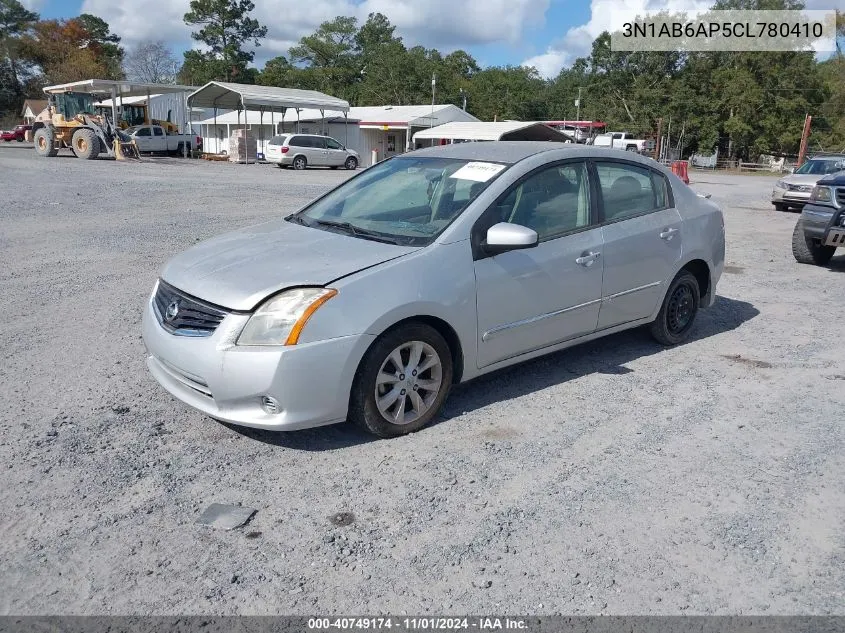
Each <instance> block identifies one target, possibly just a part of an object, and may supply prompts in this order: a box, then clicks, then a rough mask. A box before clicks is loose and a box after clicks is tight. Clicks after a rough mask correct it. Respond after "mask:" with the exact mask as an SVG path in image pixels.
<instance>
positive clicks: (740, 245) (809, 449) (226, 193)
mask: <svg viewBox="0 0 845 633" xmlns="http://www.w3.org/2000/svg"><path fill="white" fill-rule="evenodd" d="M347 176H348V173H344V172H343V171H338V172H333V171H309V172H306V173H297V172H291V171H280V170H278V169H275V168H273V167H270V166H239V165H230V164H220V163H206V162H202V161H193V162H186V161H181V160H178V159H160V160H152V159H145V161H144V162H143V163H141V164H127V163H115V162H111V161H95V162H83V161H80V160H76V159H72V158H70V157H66V158H57V159H54V160H44V159H38V158H37V157H36V156H35V155H34V153H33V152H32V150H31V149H28V148H27V147H26V146H22V145H19V144H13V145H11V146H6V147H3V146H0V187H2V192H3V194H2V195H3V203H2V205H0V309H2V315H3V316H2V320H1V321H0V346H2V349H3V363H2V364H0V473H2V474H0V504H2V507H3V512H2V513H0V533H2V535H3V538H2V539H0V561H3V562H2V568H3V572H2V574H1V575H0V614H10V613H12V614H47V613H67V614H70V613H73V614H110V613H113V614H163V615H164V614H302V615H307V614H313V613H393V614H401V613H416V614H422V613H446V612H449V613H486V612H500V613H501V612H506V613H535V614H550V613H564V614H597V613H611V614H679V613H683V614H705V613H707V614H711V613H712V614H738V613H741V614H827V613H838V614H843V613H845V607H843V605H845V532H843V529H842V526H843V522H845V451H843V448H845V430H843V425H842V411H843V405H845V398H843V391H844V390H845V355H843V343H842V339H841V337H838V329H839V328H838V327H837V328H832V327H831V326H832V325H833V323H834V319H835V318H839V317H841V315H842V314H843V313H845V312H844V311H845V293H843V292H842V289H843V279H845V277H843V273H845V256H843V255H839V256H838V257H837V258H835V259H834V261H833V263H832V264H831V265H830V266H829V267H826V268H815V267H811V266H800V265H798V264H796V263H795V261H794V260H793V258H792V254H791V252H790V235H791V232H792V227H793V225H794V223H795V220H796V215H794V214H788V213H777V212H775V211H773V210H772V208H771V205H769V204H768V201H767V200H768V198H767V196H768V194H769V192H770V191H771V184H772V181H773V178H771V177H764V176H726V175H716V174H695V175H694V176H693V178H694V181H695V180H697V181H698V182H697V183H694V186H696V187H697V188H698V189H700V190H703V191H709V192H712V194H713V196H714V199H716V200H717V201H719V202H720V203H722V204H723V205H724V208H725V215H726V222H727V231H728V238H729V239H728V257H727V263H728V265H729V267H728V268H727V270H726V274H725V275H724V276H723V277H722V281H721V283H720V284H719V287H718V294H719V297H718V300H717V302H716V305H715V306H714V307H713V308H712V309H710V310H708V311H706V312H703V313H701V315H700V317H699V321H698V323H697V326H696V329H695V334H694V337H693V340H692V341H691V342H689V343H688V344H685V345H682V346H680V347H677V348H673V349H662V348H660V347H658V346H656V345H655V344H654V343H652V342H651V340H650V338H649V337H648V335H647V333H646V332H643V331H632V332H628V333H623V334H620V335H616V336H612V337H609V338H607V339H604V340H601V341H597V342H594V343H590V344H586V345H583V346H581V347H578V348H576V349H573V350H569V351H566V352H563V353H558V354H555V355H552V356H549V357H546V358H543V359H540V360H537V361H533V362H529V363H526V364H524V365H521V366H518V367H515V368H512V369H508V370H505V371H502V372H499V373H497V374H495V375H492V376H489V377H485V378H482V379H479V380H477V381H475V382H472V383H470V384H467V385H462V386H460V387H458V388H456V389H455V390H454V392H453V395H452V397H451V398H450V400H449V401H448V403H447V406H446V409H445V412H444V415H443V418H442V420H441V421H440V422H439V423H437V424H435V425H434V426H432V427H430V428H427V429H424V430H423V431H421V432H419V433H417V434H415V435H413V436H410V437H405V438H401V439H396V440H389V441H376V440H373V439H371V438H370V437H368V436H365V435H363V434H361V433H359V432H358V431H356V430H355V429H353V428H350V427H349V426H348V425H338V426H334V427H326V428H322V429H318V430H313V431H304V432H297V433H289V434H268V433H261V432H257V431H249V430H242V429H237V428H230V427H227V426H224V425H221V424H219V423H217V422H214V421H213V420H210V419H208V418H206V417H204V416H203V415H201V414H199V413H195V412H193V411H191V410H189V409H188V408H186V407H185V406H183V405H182V404H180V403H179V402H178V401H176V400H174V399H173V398H171V397H170V396H168V395H167V394H166V393H165V392H164V390H163V389H161V388H159V387H158V386H157V385H156V384H155V382H154V381H153V379H152V378H151V377H150V376H149V375H148V373H147V371H146V367H145V365H144V351H143V346H142V343H141V339H140V318H141V317H140V314H141V306H142V304H143V303H144V301H145V299H146V297H147V295H148V293H149V291H150V289H151V287H152V285H153V282H154V280H155V278H156V274H157V271H158V270H159V268H160V266H161V265H162V263H163V262H164V261H165V260H166V259H167V258H168V257H170V256H171V255H172V254H174V253H176V252H178V251H181V250H183V249H184V248H186V247H188V246H190V245H191V244H193V243H194V242H196V241H198V240H201V239H204V238H207V237H211V236H213V235H216V234H219V233H221V232H224V231H227V230H229V229H234V228H237V227H241V226H244V225H248V224H252V223H256V222H259V221H262V220H266V219H270V218H274V217H277V216H279V215H281V214H283V213H286V212H289V211H291V210H293V209H295V208H296V207H297V206H299V205H300V204H302V203H303V202H305V201H306V200H308V199H309V198H312V197H314V196H315V195H317V194H319V193H321V192H323V191H325V190H326V189H327V188H328V187H330V186H332V185H334V184H336V183H338V182H340V181H341V180H343V179H344V178H346V177H347ZM212 502H220V503H242V504H244V505H247V506H252V507H254V508H256V509H257V510H258V512H257V514H256V515H255V517H254V518H253V519H252V521H251V522H250V523H249V525H247V526H246V527H245V528H243V529H240V530H235V531H232V532H224V531H220V530H215V529H212V528H208V527H204V526H200V525H196V524H195V523H194V521H195V520H196V518H197V517H198V515H199V514H200V513H201V512H202V510H203V509H204V508H205V507H206V506H207V505H208V504H210V503H212ZM342 512H347V513H351V514H352V516H351V517H348V520H351V523H350V524H349V525H342V526H337V525H334V524H333V522H332V519H333V518H334V517H336V515H337V514H338V513H342ZM345 522H348V521H343V522H342V523H345Z"/></svg>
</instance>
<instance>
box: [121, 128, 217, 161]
mask: <svg viewBox="0 0 845 633" xmlns="http://www.w3.org/2000/svg"><path fill="white" fill-rule="evenodd" d="M124 132H125V133H126V134H127V135H128V136H130V137H131V138H132V139H133V140H134V141H135V145H137V146H138V151H139V152H144V153H150V154H177V155H178V154H182V153H184V150H185V148H187V149H188V150H189V151H190V150H194V149H202V137H201V136H196V135H194V134H173V133H172V132H170V133H168V131H167V130H166V129H165V128H164V127H162V126H160V125H136V126H134V127H130V128H127V129H126V130H125V131H124Z"/></svg>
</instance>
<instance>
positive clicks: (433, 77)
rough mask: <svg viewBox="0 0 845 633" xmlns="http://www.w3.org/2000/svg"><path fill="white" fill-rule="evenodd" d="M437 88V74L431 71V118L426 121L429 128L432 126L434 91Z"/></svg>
mask: <svg viewBox="0 0 845 633" xmlns="http://www.w3.org/2000/svg"><path fill="white" fill-rule="evenodd" d="M436 89H437V75H435V74H434V73H431V120H430V121H429V122H428V123H429V125H428V127H429V129H430V128H432V127H434V93H435V90H436Z"/></svg>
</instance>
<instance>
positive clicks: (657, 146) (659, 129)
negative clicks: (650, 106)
mask: <svg viewBox="0 0 845 633" xmlns="http://www.w3.org/2000/svg"><path fill="white" fill-rule="evenodd" d="M661 134H663V118H662V117H661V118H659V119H657V141H656V142H655V143H654V160H659V159H660V145H661V144H662V143H663V139H662V138H661V136H660V135H661Z"/></svg>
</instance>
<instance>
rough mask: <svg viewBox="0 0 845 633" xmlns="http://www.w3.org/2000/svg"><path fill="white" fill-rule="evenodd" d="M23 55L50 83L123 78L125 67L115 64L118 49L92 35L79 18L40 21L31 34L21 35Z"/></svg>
mask: <svg viewBox="0 0 845 633" xmlns="http://www.w3.org/2000/svg"><path fill="white" fill-rule="evenodd" d="M106 43H108V44H112V45H114V44H113V43H111V42H106ZM21 55H22V57H23V58H25V59H26V60H27V61H28V62H30V63H32V64H34V65H36V66H37V67H39V68H40V69H41V74H42V76H43V81H44V83H47V84H59V83H67V82H72V81H78V80H79V79H81V78H82V79H88V78H91V79H121V78H122V77H123V71H122V69H121V68H120V67H119V66H117V67H116V66H115V62H116V58H115V53H114V51H113V50H111V49H109V48H107V47H105V46H104V45H103V42H102V41H101V40H98V39H97V36H96V35H92V34H91V33H90V32H89V31H88V29H87V28H86V27H85V25H84V23H83V21H82V20H80V19H79V18H71V19H69V20H43V21H41V22H37V23H36V24H35V25H34V26H33V27H32V29H31V33H30V34H28V35H26V36H24V37H23V38H21ZM119 55H120V56H122V51H121V52H120V53H119Z"/></svg>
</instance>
